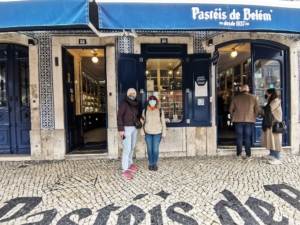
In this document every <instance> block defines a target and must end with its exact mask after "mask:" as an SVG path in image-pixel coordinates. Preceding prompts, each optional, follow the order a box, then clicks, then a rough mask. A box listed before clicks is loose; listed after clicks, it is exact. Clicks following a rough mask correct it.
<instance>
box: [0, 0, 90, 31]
mask: <svg viewBox="0 0 300 225" xmlns="http://www.w3.org/2000/svg"><path fill="white" fill-rule="evenodd" d="M88 24H89V2H88V0H26V1H4V2H3V1H0V29H1V30H5V29H10V30H13V29H14V28H32V27H40V28H42V27H43V28H44V27H53V26H54V27H59V26H84V25H85V26H86V25H88Z"/></svg>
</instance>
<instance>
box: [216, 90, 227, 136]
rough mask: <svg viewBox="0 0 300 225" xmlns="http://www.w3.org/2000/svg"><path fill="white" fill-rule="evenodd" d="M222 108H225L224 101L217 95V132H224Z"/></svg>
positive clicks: (223, 109)
mask: <svg viewBox="0 0 300 225" xmlns="http://www.w3.org/2000/svg"><path fill="white" fill-rule="evenodd" d="M224 107H225V105H224V99H223V98H222V94H219V95H218V130H219V131H223V130H224V124H225V119H226V115H225V108H224ZM224 118H225V119H224Z"/></svg>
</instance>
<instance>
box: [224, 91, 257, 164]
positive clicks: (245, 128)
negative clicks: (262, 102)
mask: <svg viewBox="0 0 300 225" xmlns="http://www.w3.org/2000/svg"><path fill="white" fill-rule="evenodd" d="M248 92H249V86H248V85H243V86H242V87H241V89H240V94H238V95H236V96H234V97H233V98H232V101H231V104H230V109H229V111H230V114H231V118H232V122H233V123H234V124H235V131H236V135H237V144H236V150H237V152H236V155H237V159H238V160H242V156H241V154H242V145H243V140H244V141H245V151H246V160H247V161H251V160H252V156H251V134H252V127H253V124H254V123H255V121H256V117H257V115H258V110H259V107H258V100H257V97H256V96H255V95H252V94H250V93H248Z"/></svg>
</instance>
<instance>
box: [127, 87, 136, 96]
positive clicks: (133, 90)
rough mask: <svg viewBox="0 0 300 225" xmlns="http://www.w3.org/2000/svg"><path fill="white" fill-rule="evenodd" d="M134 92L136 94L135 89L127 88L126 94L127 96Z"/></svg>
mask: <svg viewBox="0 0 300 225" xmlns="http://www.w3.org/2000/svg"><path fill="white" fill-rule="evenodd" d="M132 92H134V93H135V95H136V90H135V89H134V88H129V89H128V91H127V96H129V94H130V93H132Z"/></svg>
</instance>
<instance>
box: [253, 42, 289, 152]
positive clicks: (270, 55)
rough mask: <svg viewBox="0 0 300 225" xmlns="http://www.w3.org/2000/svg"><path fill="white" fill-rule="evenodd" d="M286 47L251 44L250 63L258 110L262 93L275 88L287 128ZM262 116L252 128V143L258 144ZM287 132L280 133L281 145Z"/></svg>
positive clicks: (263, 100)
mask: <svg viewBox="0 0 300 225" xmlns="http://www.w3.org/2000/svg"><path fill="white" fill-rule="evenodd" d="M287 51H288V50H287V48H286V47H285V46H279V45H271V44H267V43H252V44H251V53H252V58H251V64H252V71H253V72H252V87H251V89H252V93H253V94H254V95H256V96H257V97H258V101H259V106H260V110H262V106H264V105H265V104H266V100H265V99H264V94H265V92H266V90H267V89H269V88H275V89H276V90H277V92H278V95H279V96H280V97H279V98H280V99H281V101H282V105H281V107H282V113H283V119H284V120H285V121H286V122H287V126H288V128H289V113H288V111H289V108H288V105H289V102H288V101H289V96H288V95H289V94H288V92H287V91H286V89H287V88H286V87H288V86H287V85H288V83H289V81H288V80H289V78H288V76H287V74H288V71H287V70H288V67H287V66H286V62H287ZM261 125H262V118H261V117H257V119H256V123H255V125H254V129H253V136H252V137H253V138H252V145H253V146H260V138H261V132H262V131H261ZM288 136H289V134H285V135H282V145H283V146H285V145H287V144H288V140H289V138H288Z"/></svg>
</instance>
